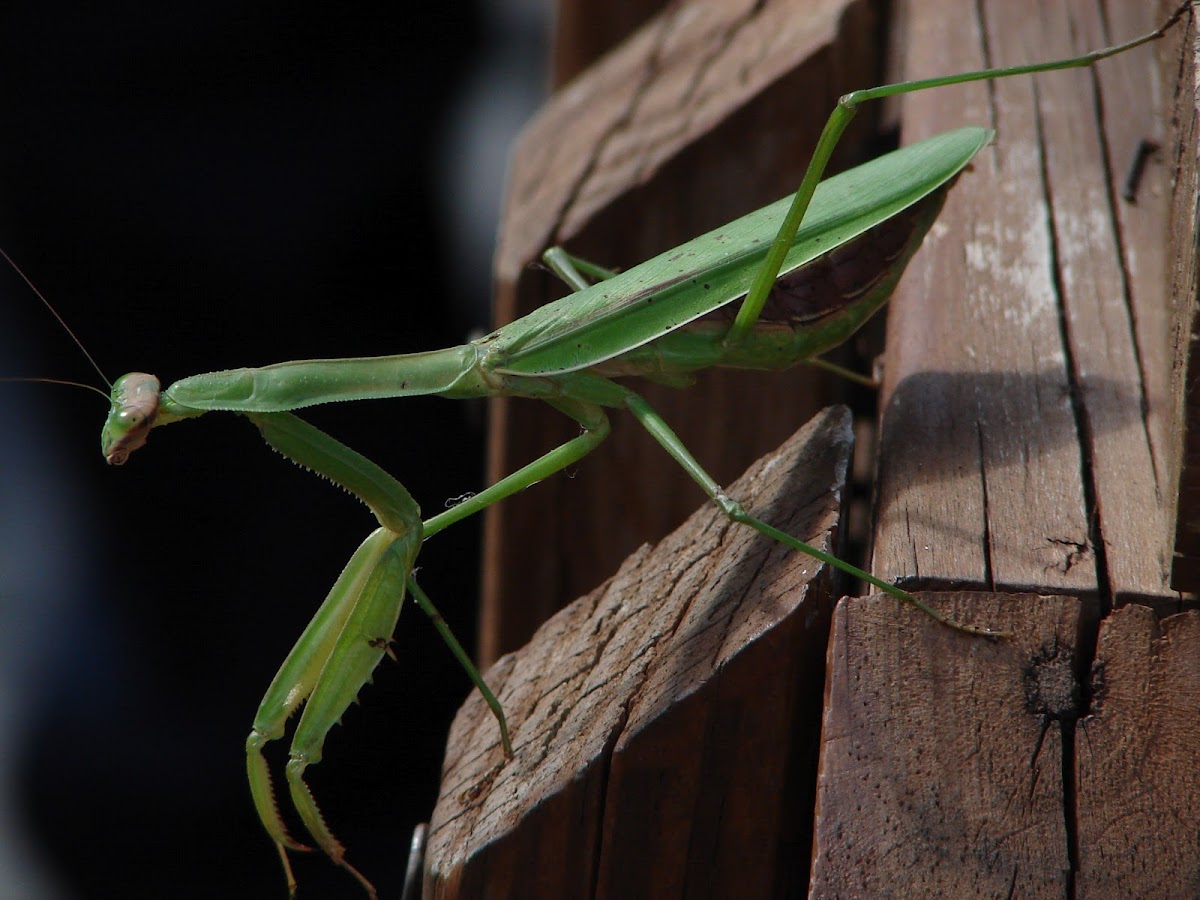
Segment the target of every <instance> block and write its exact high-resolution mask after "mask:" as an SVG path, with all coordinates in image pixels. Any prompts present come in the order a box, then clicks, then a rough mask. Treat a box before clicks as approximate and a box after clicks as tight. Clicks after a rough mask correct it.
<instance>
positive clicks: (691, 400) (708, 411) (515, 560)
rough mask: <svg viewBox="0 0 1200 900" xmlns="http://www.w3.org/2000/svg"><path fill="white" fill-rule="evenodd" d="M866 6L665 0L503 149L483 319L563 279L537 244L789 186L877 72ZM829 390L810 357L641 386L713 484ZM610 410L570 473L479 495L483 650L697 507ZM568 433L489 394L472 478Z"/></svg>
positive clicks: (680, 223)
mask: <svg viewBox="0 0 1200 900" xmlns="http://www.w3.org/2000/svg"><path fill="white" fill-rule="evenodd" d="M871 8H872V5H871V4H869V3H865V2H860V0H853V2H852V0H820V2H813V0H771V2H766V3H752V2H748V0H746V2H738V3H726V2H717V0H702V2H692V3H687V4H678V5H676V6H673V7H672V8H671V9H669V10H668V11H667V12H665V13H664V14H662V15H661V16H658V17H656V18H655V19H654V20H653V21H652V22H651V23H650V24H649V25H648V26H647V27H646V28H644V29H642V30H641V31H640V32H638V34H636V35H635V36H633V37H632V38H631V39H630V40H629V41H627V42H626V43H625V44H624V45H622V46H621V47H620V48H619V49H618V50H617V51H615V52H614V53H613V54H611V55H610V56H608V57H606V58H605V59H604V60H602V61H601V62H599V63H598V64H597V65H596V66H595V67H594V68H593V69H591V70H590V71H589V72H588V73H587V74H586V75H585V76H583V77H582V78H580V79H579V80H577V81H576V82H575V83H573V84H572V85H571V86H570V87H569V88H567V89H566V90H565V91H564V92H562V93H560V94H559V95H558V96H557V97H555V98H554V99H553V100H552V101H551V103H550V104H549V105H548V106H547V108H546V109H545V110H544V111H543V113H542V114H541V115H539V117H538V118H537V119H536V120H535V121H534V122H533V123H532V124H531V125H530V126H529V128H528V130H527V131H526V132H525V134H524V135H523V137H522V139H521V141H520V142H519V144H518V146H517V147H516V149H515V151H514V155H513V159H514V167H513V171H512V174H511V180H510V186H509V191H508V198H507V201H506V208H505V213H504V218H503V221H502V223H501V229H500V241H499V246H498V249H497V255H496V279H497V289H496V310H497V313H496V315H497V322H498V323H503V322H507V321H510V320H512V319H514V318H516V317H518V316H520V315H524V314H525V313H527V312H529V311H530V310H532V309H534V308H535V307H537V306H540V305H542V304H543V303H545V302H547V301H549V300H551V299H553V298H555V297H557V296H560V295H561V294H562V293H564V292H565V291H563V289H562V288H561V286H559V285H558V284H557V283H556V282H554V281H553V280H552V279H551V278H550V277H549V276H548V275H547V274H546V273H545V272H543V271H540V270H539V269H537V268H536V267H534V265H533V264H534V263H535V262H536V261H537V260H538V259H539V257H540V254H541V253H542V251H543V250H544V249H545V248H546V247H548V246H550V245H552V244H565V245H567V246H568V247H569V249H571V250H572V251H573V252H575V253H578V254H579V255H582V256H585V257H587V258H590V259H594V260H596V261H597V262H600V263H603V264H605V265H610V266H618V267H621V266H630V265H633V264H635V263H638V262H640V261H642V260H644V259H647V258H649V257H650V256H651V255H652V254H653V253H657V252H660V251H662V250H665V249H668V248H669V247H672V246H675V245H676V244H678V243H680V242H681V241H682V240H684V239H686V238H690V237H694V236H695V235H696V234H699V233H701V232H703V231H704V230H706V229H708V228H714V227H716V226H718V225H720V224H721V223H723V222H727V221H729V220H731V219H733V218H734V217H736V216H738V215H741V214H742V213H745V212H748V211H750V210H752V209H754V208H756V207H758V206H761V205H763V204H764V203H766V202H769V201H771V200H774V199H776V198H778V197H780V196H782V195H784V194H786V193H788V192H789V191H793V190H795V189H796V186H797V185H798V184H799V182H800V179H801V177H802V175H803V169H804V166H805V164H806V163H807V161H808V158H809V155H810V153H811V151H812V147H813V146H814V144H815V142H816V137H817V134H818V132H819V130H820V128H821V125H822V124H823V123H824V121H825V119H826V117H827V116H828V115H829V112H830V110H831V109H832V108H833V104H834V102H835V100H836V97H837V93H838V92H839V91H841V90H845V89H847V88H849V87H853V86H856V85H864V86H865V85H869V84H874V83H876V82H877V80H878V72H877V71H876V69H877V66H878V59H879V55H878V53H877V51H876V47H875V43H874V39H875V36H876V34H877V28H876V27H875V24H874V20H873V15H872V12H871ZM863 118H864V121H863V123H862V125H861V127H860V126H857V125H856V129H855V131H854V133H853V134H852V135H851V136H850V140H849V142H848V143H847V145H846V148H845V152H844V153H843V154H842V155H841V159H842V160H847V159H853V158H855V156H856V155H861V143H860V142H861V140H862V137H863V135H864V134H865V133H866V125H867V124H868V119H869V112H868V113H867V114H865V115H864V117H863ZM844 390H845V388H844V386H840V385H839V386H835V387H834V388H830V387H829V383H828V381H827V380H824V379H821V378H820V377H818V376H817V375H816V374H815V373H814V372H812V371H797V372H794V373H789V374H786V375H783V376H770V377H769V378H763V377H762V376H758V375H754V374H749V373H730V372H705V373H702V374H701V376H700V378H699V379H698V384H697V385H696V387H695V388H693V389H692V390H688V391H675V390H670V389H667V388H662V387H658V386H650V387H648V388H647V389H646V391H645V394H646V397H647V399H648V400H649V401H650V402H651V403H652V404H653V405H654V406H655V407H656V408H657V409H658V410H659V411H660V412H661V413H662V414H663V415H664V417H665V418H666V419H667V421H669V422H670V423H671V425H672V427H674V428H675V429H676V430H677V431H678V433H679V435H680V437H681V438H682V439H683V441H684V442H685V443H686V444H687V445H688V447H690V448H691V450H692V451H693V452H694V453H695V454H696V456H697V458H698V459H699V460H700V461H701V462H702V463H703V464H704V465H705V466H706V467H707V468H708V469H709V471H710V472H711V473H712V474H713V476H714V477H715V478H717V479H718V480H719V481H721V482H725V481H728V480H730V479H732V478H733V477H735V476H736V475H737V474H738V473H740V472H741V471H742V470H743V469H745V467H746V466H747V465H748V464H749V463H750V461H751V460H753V459H755V458H757V457H758V456H760V455H761V454H763V453H765V452H767V451H768V450H770V449H771V448H772V447H775V446H777V445H778V444H779V443H780V442H781V441H782V440H783V439H784V438H785V437H786V436H787V435H788V434H790V433H791V431H792V430H793V429H794V428H795V427H796V425H797V424H798V423H800V422H803V421H805V420H806V419H807V418H809V417H810V416H811V415H812V414H813V413H814V412H815V411H816V410H817V409H819V408H820V407H821V406H823V405H825V403H827V402H828V400H827V399H825V398H829V397H831V396H834V395H836V396H843V395H844ZM619 418H620V417H618V419H619ZM614 425H615V427H614V433H613V435H612V437H610V438H609V440H608V441H606V443H605V444H604V445H603V446H601V447H600V448H599V449H598V450H597V451H596V452H595V453H593V454H592V455H591V456H590V457H589V458H588V459H587V460H586V461H584V462H583V463H582V464H581V465H580V466H579V467H578V468H577V470H576V471H575V472H574V473H573V476H574V477H572V478H569V479H568V478H554V479H548V480H547V481H546V482H545V483H543V484H541V485H538V487H537V488H536V489H534V490H531V491H527V492H525V493H524V494H521V495H519V496H517V497H513V498H511V499H509V500H507V501H506V502H505V503H503V504H500V505H498V506H497V507H495V508H493V509H492V510H489V511H488V514H487V519H486V523H485V556H484V576H483V580H484V589H483V593H484V598H483V610H482V613H481V638H480V651H479V653H480V656H481V658H482V659H484V660H492V659H495V658H496V656H497V655H499V653H501V652H504V651H506V650H511V649H513V648H515V647H517V646H520V644H521V643H523V642H524V641H525V640H526V639H527V638H528V637H529V635H530V634H531V633H532V632H533V629H534V628H535V627H536V626H537V624H538V623H540V622H542V621H544V620H545V618H547V617H548V616H549V615H550V613H552V612H553V611H554V610H555V609H557V608H558V607H559V606H560V605H562V604H563V603H565V602H567V601H568V600H569V599H571V598H574V597H576V596H579V595H580V594H582V593H584V592H585V591H588V590H591V589H592V588H593V587H594V586H595V585H596V584H598V583H599V582H600V581H602V580H603V579H604V578H606V577H607V576H608V575H609V574H610V573H611V572H612V571H613V570H614V569H615V568H616V567H617V565H618V564H619V563H620V561H621V560H622V559H623V558H624V557H625V556H626V555H627V554H628V553H629V552H630V551H632V550H633V548H634V547H636V546H637V545H638V544H640V543H642V542H643V541H646V540H653V539H656V538H658V537H660V536H661V535H663V534H665V533H666V532H667V531H668V530H670V529H671V528H673V527H674V526H675V525H677V524H678V523H679V522H680V521H682V520H683V519H684V518H685V517H686V516H687V515H688V513H689V512H690V511H691V510H693V509H694V508H695V506H696V503H697V500H698V498H699V495H698V494H697V491H696V486H695V485H694V484H693V483H692V482H691V481H690V480H689V479H688V478H687V476H686V475H684V474H683V472H682V471H681V470H680V469H679V467H678V466H677V465H676V464H675V463H674V462H673V461H672V460H670V459H669V458H667V457H666V456H665V455H664V454H663V453H662V451H661V449H660V448H659V447H658V446H657V445H656V444H654V442H653V441H651V440H647V438H646V436H645V434H644V433H643V432H642V431H641V430H640V429H639V428H638V427H637V426H636V425H634V424H633V423H630V422H624V421H620V420H618V421H616V422H615V423H614ZM576 430H577V429H576V426H575V424H574V423H573V422H571V421H569V420H566V419H565V418H564V417H562V416H561V415H559V414H557V413H555V412H554V411H553V410H550V409H548V408H547V407H545V406H544V405H543V404H535V403H523V402H520V401H513V402H499V403H495V404H494V405H493V407H492V418H491V423H490V436H489V442H490V447H491V456H490V460H489V469H488V477H489V479H491V480H495V479H496V478H498V477H500V476H501V475H503V474H506V473H508V472H511V471H513V470H514V469H515V468H517V467H518V466H520V465H523V464H524V463H526V462H528V461H529V460H530V459H532V458H534V457H535V456H537V455H539V454H541V453H544V452H545V451H546V450H548V449H549V448H550V447H551V446H553V444H554V443H556V442H561V441H563V440H566V439H568V438H570V437H573V436H574V435H575V433H576ZM734 434H735V435H736V439H734V440H731V439H730V436H731V435H734ZM631 472H637V477H636V478H630V477H629V473H631ZM648 486H649V487H648ZM650 488H652V489H650ZM548 522H553V523H556V524H555V525H554V527H547V524H546V523H548ZM531 534H536V535H537V539H536V540H530V538H529V535H531Z"/></svg>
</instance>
